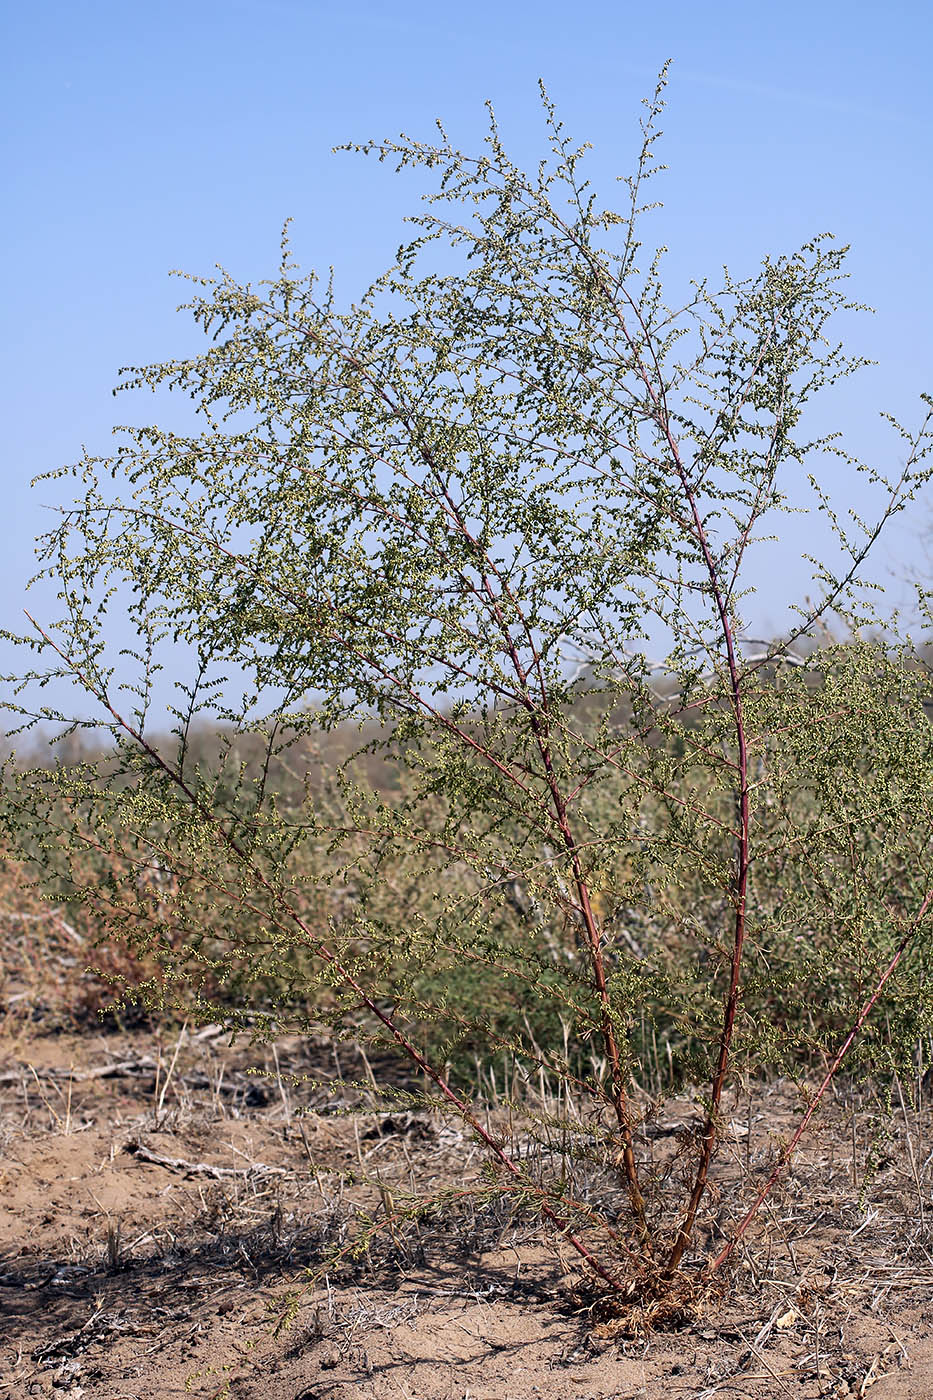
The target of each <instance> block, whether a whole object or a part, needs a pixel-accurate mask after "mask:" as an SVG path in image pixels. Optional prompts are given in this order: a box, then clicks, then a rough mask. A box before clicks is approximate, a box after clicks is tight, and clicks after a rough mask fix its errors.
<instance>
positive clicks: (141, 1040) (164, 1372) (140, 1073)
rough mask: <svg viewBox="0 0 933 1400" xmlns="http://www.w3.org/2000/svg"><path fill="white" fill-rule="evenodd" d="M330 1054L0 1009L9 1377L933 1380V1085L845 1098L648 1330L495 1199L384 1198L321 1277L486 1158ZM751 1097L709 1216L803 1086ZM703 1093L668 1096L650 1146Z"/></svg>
mask: <svg viewBox="0 0 933 1400" xmlns="http://www.w3.org/2000/svg"><path fill="white" fill-rule="evenodd" d="M276 1057H277V1061H278V1070H279V1073H278V1074H277V1073H276ZM255 1071H260V1072H263V1071H264V1072H265V1073H264V1074H263V1073H260V1074H258V1075H257V1073H256V1072H255ZM334 1072H335V1071H334V1070H333V1067H332V1066H331V1067H330V1068H329V1069H328V1066H327V1064H326V1052H325V1050H324V1049H322V1048H321V1047H317V1048H315V1047H311V1046H308V1045H306V1044H304V1043H301V1042H298V1041H295V1040H290V1041H282V1042H280V1043H279V1044H278V1045H277V1046H276V1047H275V1051H274V1053H273V1049H272V1048H271V1047H270V1046H258V1045H256V1046H249V1045H248V1044H246V1043H244V1042H240V1043H238V1044H237V1045H234V1046H231V1045H230V1044H229V1042H228V1039H227V1038H226V1037H225V1036H223V1035H222V1034H219V1033H217V1032H216V1031H215V1030H211V1028H207V1029H206V1030H205V1031H199V1032H195V1033H193V1034H189V1033H185V1034H183V1035H182V1036H181V1037H179V1035H178V1033H177V1032H166V1033H165V1034H164V1035H159V1034H157V1033H156V1032H155V1031H139V1030H137V1031H134V1032H125V1033H121V1034H106V1035H105V1034H102V1033H100V1032H99V1031H97V1030H90V1031H87V1032H84V1033H81V1034H72V1033H64V1032H58V1033H54V1034H53V1033H46V1034H42V1033H40V1032H39V1031H37V1030H36V1028H34V1027H26V1028H23V1027H21V1028H20V1029H19V1030H18V1031H17V1032H16V1033H15V1034H7V1035H6V1036H5V1037H3V1038H0V1181H2V1197H0V1400H6V1397H10V1400H20V1398H21V1397H22V1398H23V1400H25V1397H32V1396H54V1397H56V1400H65V1397H71V1398H72V1400H80V1397H87V1400H169V1397H183V1396H185V1397H187V1396H194V1397H202V1400H207V1397H214V1398H215V1400H220V1397H229V1398H230V1400H351V1397H353V1398H354V1400H355V1398H356V1397H359V1400H390V1398H391V1400H397V1398H398V1397H409V1398H410V1397H415V1398H416V1400H422V1397H423V1400H531V1397H539V1396H540V1397H548V1400H565V1398H566V1400H570V1398H571V1397H572V1398H573V1400H610V1397H612V1400H635V1397H639V1400H662V1397H663V1400H681V1397H683V1400H708V1398H709V1400H711V1397H713V1396H722V1397H724V1400H726V1398H727V1400H736V1398H737V1397H738V1398H739V1400H744V1398H746V1397H747V1400H771V1397H780V1396H792V1397H800V1400H811V1397H812V1398H813V1400H815V1397H821V1400H836V1398H837V1397H843V1396H864V1395H866V1394H867V1393H868V1392H869V1391H871V1394H872V1400H920V1397H923V1400H933V1239H931V1231H930V1223H931V1221H933V1170H931V1165H933V1141H931V1138H933V1134H931V1133H930V1131H929V1128H928V1123H927V1116H926V1115H927V1112H928V1108H924V1110H923V1111H922V1112H921V1113H920V1114H918V1113H917V1112H916V1111H915V1110H914V1109H913V1108H911V1107H910V1106H909V1105H906V1104H905V1105H904V1106H902V1105H901V1104H900V1103H899V1102H898V1101H897V1100H895V1106H894V1110H893V1113H892V1114H891V1115H890V1116H889V1118H888V1126H887V1129H886V1130H885V1131H882V1130H881V1127H880V1126H879V1125H883V1122H884V1118H883V1116H882V1114H881V1113H880V1108H879V1104H878V1102H877V1101H874V1102H871V1103H866V1102H864V1101H862V1102H861V1104H860V1105H856V1103H855V1101H854V1100H851V1099H848V1100H847V1099H843V1098H839V1099H837V1100H836V1102H835V1103H834V1104H832V1105H830V1107H829V1108H828V1110H827V1113H826V1114H825V1115H823V1117H822V1120H821V1126H820V1127H819V1129H818V1131H816V1132H815V1133H814V1134H813V1136H812V1137H811V1138H810V1140H809V1142H808V1143H807V1146H806V1150H804V1151H802V1153H801V1155H800V1158H799V1160H798V1162H797V1164H796V1167H795V1170H794V1174H793V1176H792V1177H791V1178H790V1179H789V1181H788V1183H787V1184H786V1186H785V1188H784V1189H783V1190H782V1191H781V1192H780V1193H779V1195H778V1196H777V1198H776V1199H775V1201H774V1204H773V1205H772V1206H770V1207H769V1208H768V1210H767V1211H766V1212H765V1213H764V1215H763V1216H762V1218H761V1220H760V1222H759V1224H758V1226H757V1227H756V1230H755V1232H754V1234H753V1235H752V1236H751V1237H750V1238H749V1242H748V1248H747V1249H745V1250H744V1251H743V1253H742V1254H741V1257H740V1260H739V1266H738V1268H737V1269H736V1272H735V1274H734V1276H733V1278H732V1281H731V1287H730V1289H729V1291H728V1292H727V1294H726V1295H725V1296H724V1297H721V1298H719V1299H712V1298H708V1299H707V1300H706V1301H705V1302H704V1303H702V1304H701V1306H700V1307H699V1309H698V1310H697V1312H696V1313H695V1315H693V1316H689V1317H685V1318H682V1319H681V1320H680V1323H679V1325H678V1326H676V1327H675V1328H674V1329H673V1330H668V1331H658V1332H655V1333H653V1334H652V1335H649V1336H647V1337H646V1336H643V1335H638V1333H637V1329H633V1328H632V1327H631V1326H629V1325H625V1326H623V1325H621V1324H616V1325H613V1324H612V1323H611V1322H610V1323H608V1324H607V1323H606V1322H605V1319H603V1321H602V1322H600V1319H599V1318H598V1317H596V1316H595V1315H594V1314H593V1312H592V1311H591V1309H590V1307H589V1306H588V1295H587V1293H586V1291H585V1288H582V1278H581V1272H580V1269H579V1268H578V1267H577V1266H576V1264H575V1263H574V1261H573V1258H572V1256H570V1255H569V1254H567V1252H566V1251H564V1252H563V1253H562V1252H561V1251H560V1250H558V1249H557V1248H556V1247H555V1246H554V1244H553V1243H552V1242H549V1241H548V1239H547V1237H546V1236H545V1235H544V1234H543V1232H542V1231H541V1229H540V1228H539V1227H538V1226H537V1225H536V1224H535V1223H534V1222H533V1221H527V1220H525V1221H522V1220H516V1219H514V1218H511V1217H510V1216H509V1214H508V1211H507V1210H506V1208H505V1207H504V1206H502V1205H497V1204H496V1203H492V1204H490V1205H488V1206H485V1207H482V1208H479V1207H476V1206H473V1207H465V1208H464V1209H463V1210H462V1211H461V1212H460V1213H459V1214H458V1215H456V1216H455V1217H453V1218H450V1217H448V1218H447V1219H446V1220H437V1221H435V1222H433V1223H429V1224H424V1223H422V1224H419V1225H418V1226H412V1225H405V1226H404V1227H399V1228H398V1229H395V1228H392V1229H388V1228H385V1229H383V1230H381V1231H380V1232H379V1234H378V1236H377V1237H375V1238H374V1242H373V1247H372V1249H371V1250H370V1252H369V1254H368V1255H364V1256H362V1257H360V1258H359V1259H356V1260H348V1261H347V1262H346V1263H345V1265H344V1266H343V1267H342V1268H339V1269H331V1270H330V1271H328V1272H327V1274H326V1277H324V1278H321V1279H319V1280H317V1281H316V1282H313V1283H312V1282H309V1274H313V1272H314V1270H315V1269H316V1268H317V1267H318V1266H319V1265H320V1263H321V1261H322V1259H324V1258H325V1256H326V1253H327V1251H328V1250H330V1249H333V1248H334V1247H335V1246H337V1245H339V1244H340V1243H342V1242H344V1241H346V1240H349V1239H350V1238H352V1237H353V1232H354V1231H355V1230H359V1228H360V1223H361V1220H362V1219H363V1217H364V1215H365V1213H367V1212H369V1213H370V1214H371V1218H372V1219H374V1220H376V1221H378V1220H379V1219H380V1218H382V1219H384V1218H385V1216H386V1214H387V1213H388V1214H390V1213H391V1212H392V1210H393V1209H394V1208H395V1205H396V1203H397V1200H398V1198H400V1196H401V1195H402V1194H403V1193H404V1192H405V1191H406V1190H407V1189H408V1187H409V1186H410V1184H411V1182H412V1181H418V1182H419V1183H420V1185H421V1186H424V1185H425V1184H426V1183H427V1185H428V1186H429V1187H430V1186H431V1185H432V1184H433V1185H434V1186H442V1185H444V1184H448V1185H449V1184H450V1183H459V1182H462V1181H464V1180H465V1179H467V1178H469V1177H470V1176H471V1175H472V1176H474V1177H475V1176H476V1175H477V1173H478V1171H479V1169H480V1160H479V1157H478V1154H477V1153H476V1151H475V1149H474V1148H473V1146H472V1145H471V1144H470V1142H469V1140H468V1138H466V1137H465V1136H464V1135H463V1134H462V1133H460V1132H459V1131H458V1129H457V1128H456V1127H455V1126H454V1125H451V1124H450V1123H447V1122H445V1121H442V1120H436V1119H433V1118H432V1117H431V1116H430V1115H428V1114H408V1113H402V1112H396V1113H392V1114H386V1113H384V1112H383V1113H378V1112H375V1111H373V1110H372V1109H371V1108H367V1105H366V1103H365V1101H358V1102H357V1103H355V1104H350V1103H349V1102H348V1101H346V1100H345V1099H341V1097H340V1094H339V1092H337V1093H336V1094H335V1093H331V1094H328V1093H327V1091H326V1090H322V1089H321V1087H320V1085H319V1083H318V1084H313V1083H311V1082H306V1081H302V1079H301V1075H302V1074H303V1073H313V1074H314V1076H315V1077H316V1078H317V1079H318V1080H319V1079H320V1077H321V1076H322V1075H324V1076H326V1074H327V1073H334ZM292 1075H297V1076H298V1079H297V1081H294V1080H293V1079H292V1078H291V1076H292ZM733 1108H734V1113H735V1118H734V1120H733V1128H734V1139H735V1140H734V1142H733V1143H732V1144H731V1151H730V1152H729V1153H727V1154H726V1167H725V1168H720V1175H719V1178H718V1179H717V1182H716V1183H715V1184H714V1190H713V1193H712V1195H711V1198H710V1199H711V1214H710V1216H709V1218H708V1219H707V1220H706V1223H705V1227H704V1228H705V1229H706V1232H707V1236H706V1237H707V1240H708V1242H714V1241H715V1239H716V1238H717V1237H719V1236H717V1228H718V1226H717V1221H718V1220H722V1219H726V1218H731V1216H732V1212H733V1210H734V1207H735V1205H736V1203H737V1201H738V1199H739V1195H738V1194H737V1193H738V1192H739V1191H740V1189H741V1190H744V1191H745V1192H746V1193H747V1190H748V1185H749V1182H750V1181H753V1180H755V1179H757V1178H758V1177H760V1174H761V1172H762V1170H763V1168H764V1167H765V1166H766V1164H767V1163H768V1162H769V1161H771V1160H773V1154H774V1152H775V1150H776V1148H777V1145H778V1144H779V1142H780V1139H781V1136H782V1135H785V1136H786V1133H787V1129H788V1127H789V1125H790V1124H791V1123H792V1122H793V1120H794V1117H795V1115H796V1114H797V1113H798V1112H799V1093H798V1091H797V1090H796V1089H795V1088H794V1087H793V1086H792V1085H789V1084H786V1083H777V1084H772V1085H759V1086H753V1087H752V1088H751V1089H750V1091H749V1095H748V1097H747V1098H746V1099H742V1100H741V1101H740V1100H738V1099H736V1100H735V1102H734V1105H733ZM697 1111H698V1110H697V1109H696V1106H695V1105H692V1104H690V1103H688V1102H682V1103H679V1104H675V1105H669V1106H667V1107H666V1108H665V1109H664V1110H663V1113H664V1114H666V1115H667V1117H666V1118H664V1117H663V1116H662V1118H661V1119H660V1120H659V1121H658V1122H657V1123H656V1124H655V1127H654V1130H653V1131H654V1134H655V1139H656V1144H655V1146H657V1144H663V1142H664V1141H665V1140H666V1138H668V1137H669V1138H670V1139H671V1140H672V1141H674V1140H676V1137H677V1133H678V1132H680V1131H682V1130H683V1128H684V1124H689V1121H690V1115H691V1113H692V1114H694V1115H695V1114H696V1112H697ZM655 1146H653V1147H652V1151H654V1150H655ZM646 1150H647V1149H646ZM657 1150H658V1151H660V1150H661V1149H660V1146H657ZM730 1193H731V1194H730ZM290 1296H293V1298H294V1318H293V1321H292V1324H291V1325H290V1326H289V1327H288V1328H286V1329H282V1330H280V1331H279V1332H278V1334H275V1332H274V1327H275V1323H276V1320H277V1319H279V1318H281V1317H282V1314H283V1309H284V1308H285V1307H286V1305H287V1303H288V1300H289V1297H290Z"/></svg>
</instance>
